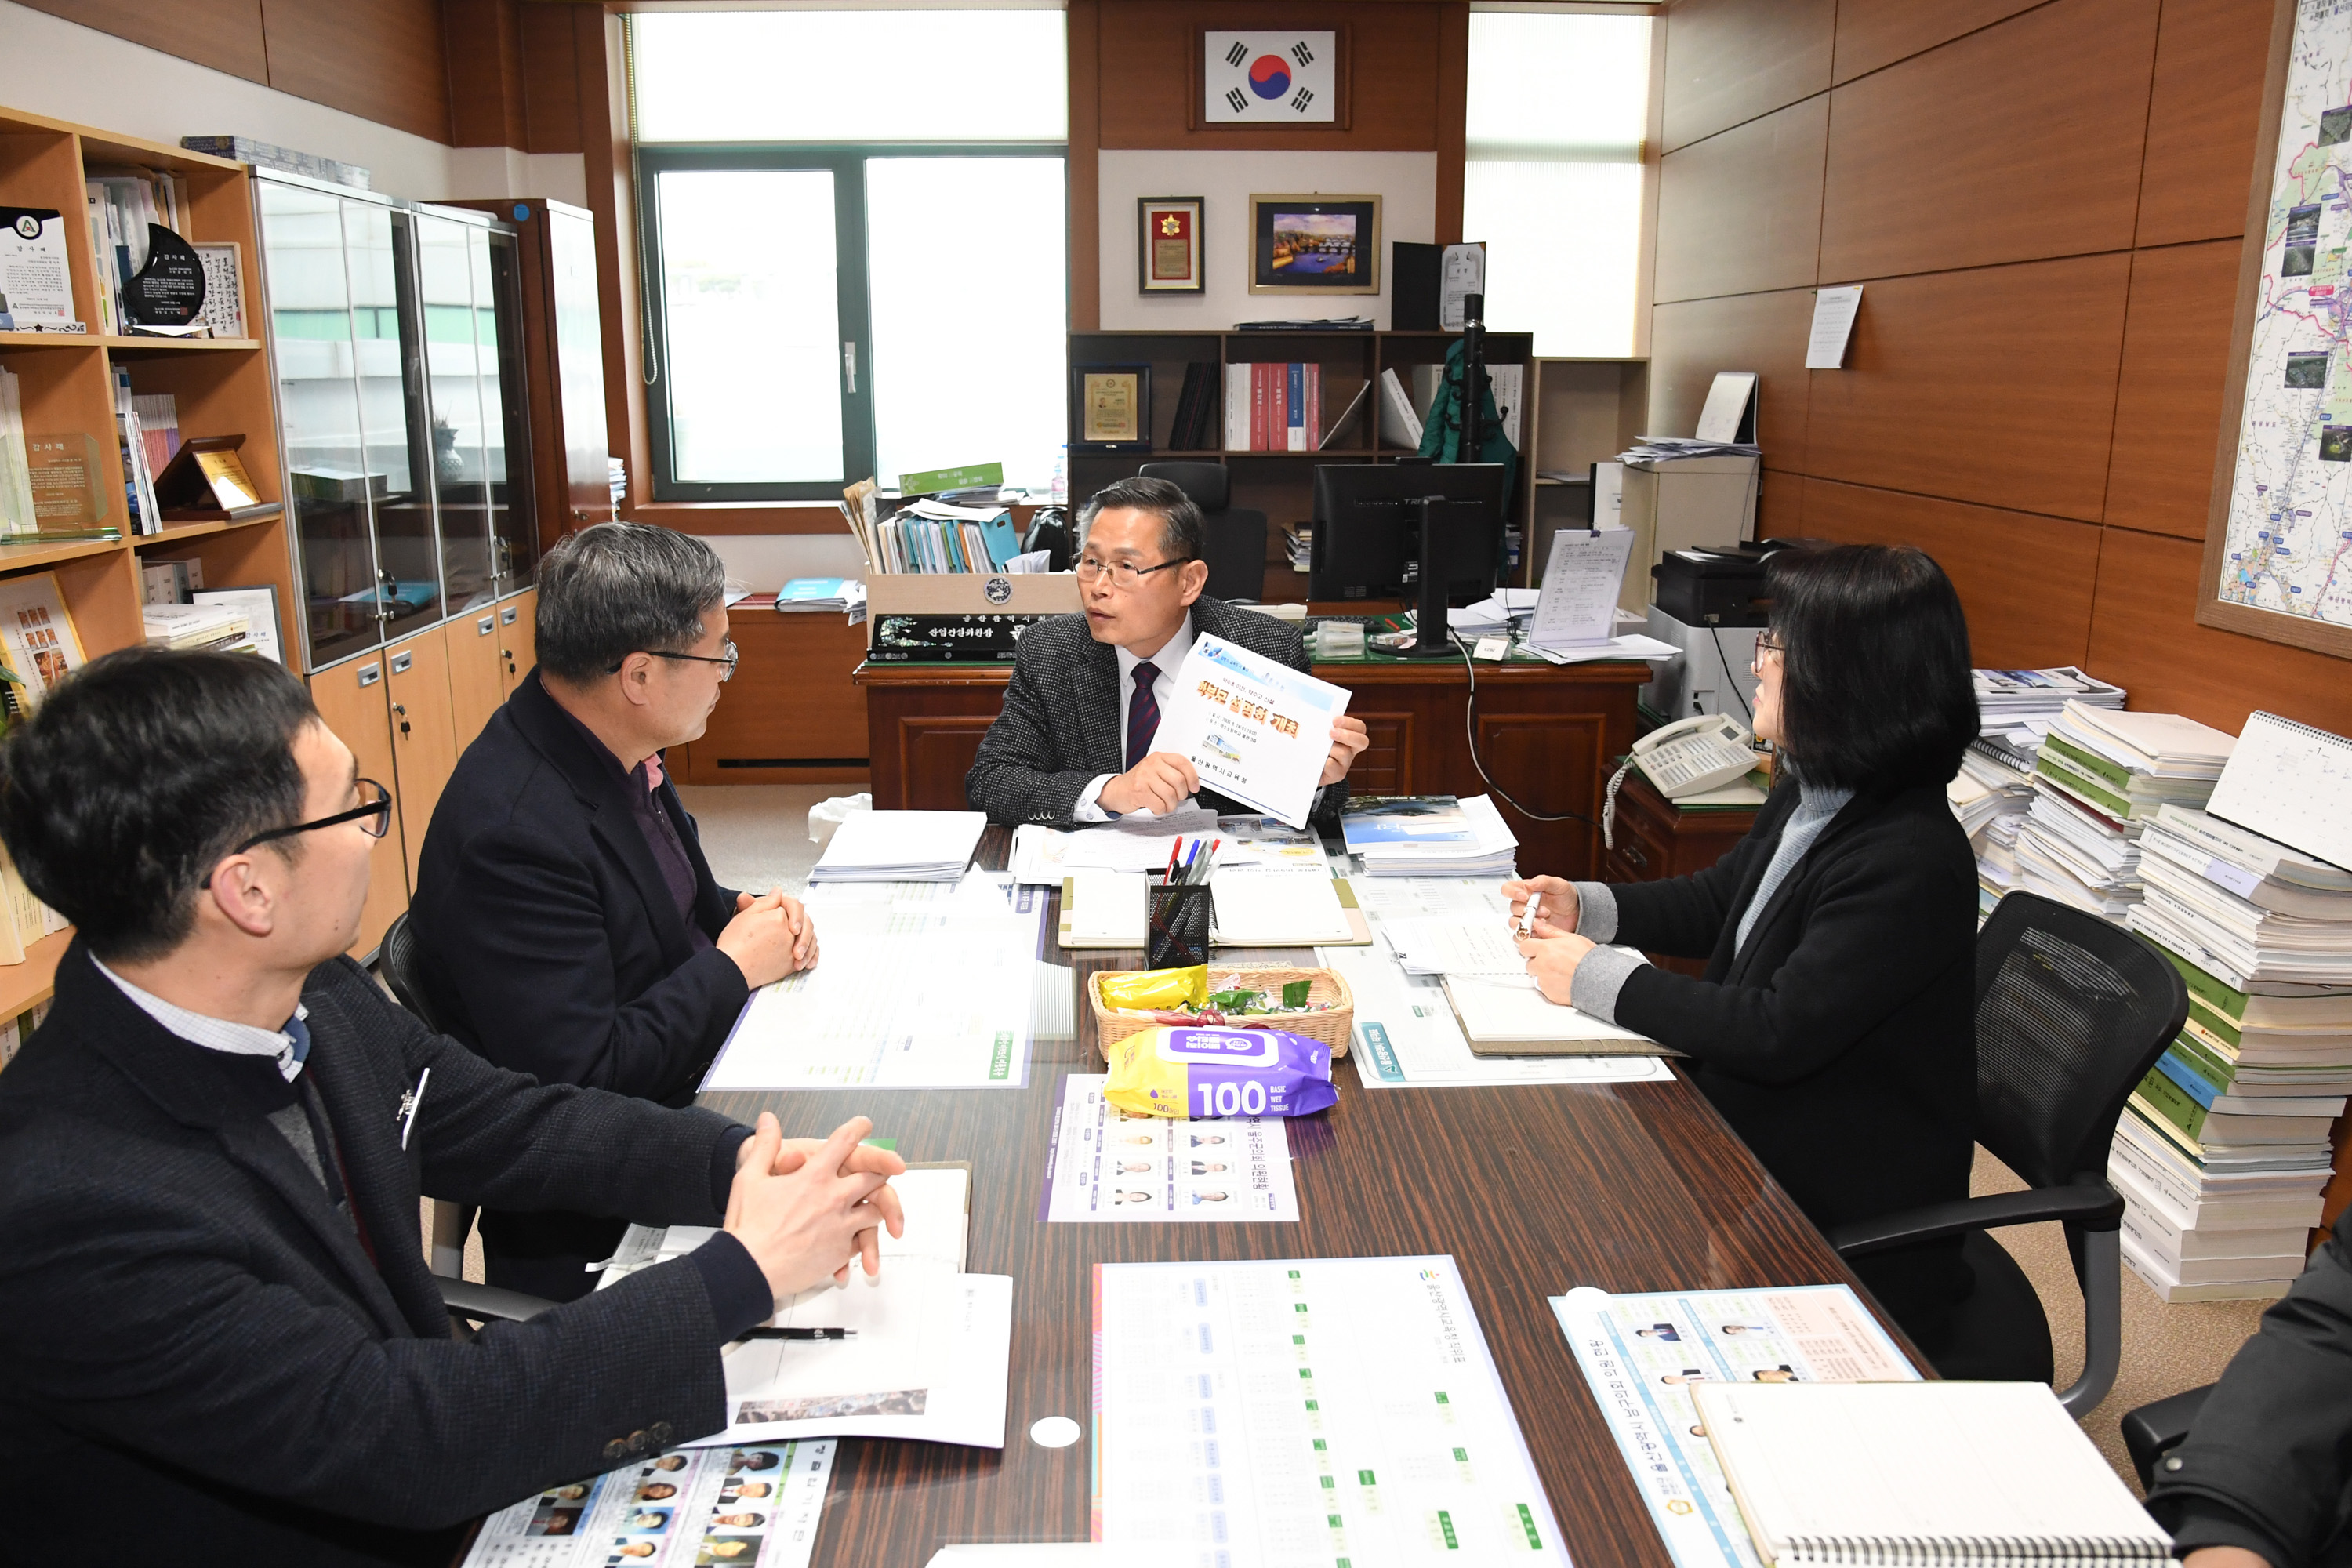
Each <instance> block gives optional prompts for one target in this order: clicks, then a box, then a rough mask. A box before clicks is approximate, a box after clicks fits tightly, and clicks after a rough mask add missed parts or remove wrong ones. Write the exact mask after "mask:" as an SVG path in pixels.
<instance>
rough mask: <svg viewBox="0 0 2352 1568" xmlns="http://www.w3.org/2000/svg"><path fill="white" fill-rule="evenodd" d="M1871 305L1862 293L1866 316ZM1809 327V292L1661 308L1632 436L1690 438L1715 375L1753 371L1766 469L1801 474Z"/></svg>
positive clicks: (1738, 296)
mask: <svg viewBox="0 0 2352 1568" xmlns="http://www.w3.org/2000/svg"><path fill="white" fill-rule="evenodd" d="M1871 298H1872V296H1871V295H1870V294H1869V293H1868V292H1867V291H1865V292H1864V306H1863V312H1864V315H1865V316H1867V315H1868V314H1869V310H1870V305H1869V300H1870V299H1871ZM1812 320H1813V291H1812V290H1811V289H1780V290H1777V291H1775V292H1772V293H1766V294H1733V295H1727V296H1726V297H1724V298H1721V299H1715V300H1686V301H1684V302H1681V303H1677V304H1671V305H1660V306H1659V307H1658V308H1657V310H1656V311H1655V312H1654V318H1653V321H1652V322H1651V327H1650V375H1649V381H1650V412H1649V418H1648V419H1647V421H1645V422H1644V425H1643V429H1642V430H1641V431H1638V432H1636V434H1643V435H1647V434H1655V435H1660V436H1687V435H1690V434H1691V433H1692V432H1693V431H1695V430H1696V429H1697V427H1698V412H1699V409H1700V408H1701V407H1702V406H1704V405H1705V404H1706V392H1707V388H1708V387H1709V386H1711V385H1713V384H1714V382H1715V373H1716V372H1717V371H1719V370H1752V371H1754V372H1756V373H1757V374H1758V375H1759V376H1760V377H1761V378H1762V380H1761V381H1760V383H1759V389H1760V393H1761V395H1762V398H1763V403H1762V405H1761V406H1760V407H1759V409H1758V410H1757V416H1756V430H1757V437H1758V441H1759V445H1760V446H1762V447H1763V448H1764V467H1765V468H1766V469H1767V470H1768V471H1769V470H1773V469H1780V470H1785V471H1790V472H1798V473H1801V472H1803V471H1804V468H1805V461H1806V458H1805V452H1806V443H1807V440H1808V432H1809V430H1810V428H1811V416H1810V408H1811V394H1812V384H1813V376H1812V373H1811V372H1810V371H1808V370H1806V369H1805V338H1806V335H1807V333H1808V332H1809V331H1810V330H1811V325H1812ZM1849 363H1851V361H1849ZM1823 374H1827V373H1826V372H1824V373H1823ZM1768 488H1769V487H1768Z"/></svg>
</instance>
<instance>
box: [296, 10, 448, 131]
mask: <svg viewBox="0 0 2352 1568" xmlns="http://www.w3.org/2000/svg"><path fill="white" fill-rule="evenodd" d="M261 20H262V28H263V31H264V32H265V33H266V34H267V36H268V41H269V85H270V86H272V87H274V88H276V89H278V91H280V92H290V93H292V94H294V95H295V96H296V97H298V98H307V99H310V100H312V101H313V102H316V103H325V104H331V105H332V106H334V107H335V108H337V109H341V110H345V111H346V112H348V113H352V114H357V115H360V116H362V118H364V119H368V120H373V121H375V122H376V123H377V124H379V125H389V126H392V127H394V129H396V130H400V131H406V132H411V133H412V134H415V135H417V136H427V137H430V138H432V139H433V140H434V141H436V142H447V141H448V140H449V72H448V64H447V57H446V53H445V52H444V50H443V47H442V41H441V40H442V31H441V7H440V5H439V4H438V0H261Z"/></svg>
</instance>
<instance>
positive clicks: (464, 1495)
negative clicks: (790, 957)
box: [0, 648, 905, 1568]
mask: <svg viewBox="0 0 2352 1568" xmlns="http://www.w3.org/2000/svg"><path fill="white" fill-rule="evenodd" d="M390 805H391V803H390V801H389V799H388V797H387V796H386V795H385V793H384V791H383V788H382V786H381V785H378V784H373V783H371V782H369V781H367V780H363V779H361V778H360V777H359V776H358V773H357V768H356V764H355V763H354V762H353V761H352V753H351V752H350V750H349V749H348V748H347V747H345V746H344V745H343V743H342V742H341V741H339V740H338V739H336V738H335V736H334V735H333V733H332V732H331V731H329V730H328V729H327V727H326V726H325V724H323V723H322V722H321V721H320V719H319V716H318V712H317V710H315V709H313V708H312V707H311V705H310V697H309V695H308V694H307V693H306V692H305V691H304V690H303V689H302V687H301V685H300V684H299V682H298V681H296V680H295V679H293V677H291V676H289V675H288V674H287V673H286V672H285V671H284V670H283V669H281V668H278V666H276V665H274V664H270V663H268V662H266V661H264V660H261V659H253V658H236V657H235V656H231V655H226V654H204V653H198V654H185V653H166V652H163V651H161V650H157V649H152V648H131V649H126V650H124V651H122V652H119V653H114V654H110V655H109V656H107V657H106V658H102V659H100V660H98V661H96V662H95V663H93V664H91V665H90V666H89V668H86V669H84V670H82V671H80V672H79V673H77V674H76V675H74V676H73V677H72V678H70V679H68V681H67V682H66V683H65V684H64V685H63V686H62V687H60V688H59V689H58V690H56V691H54V692H53V693H51V695H50V696H49V697H48V699H47V700H46V701H45V702H44V703H43V704H42V706H41V708H40V710H39V711H38V712H37V713H36V714H35V715H34V716H33V717H32V718H30V719H29V720H26V721H23V722H21V723H20V724H18V725H17V726H16V729H15V730H14V731H12V732H11V733H10V734H9V736H8V737H7V740H6V742H5V747H0V839H5V843H6V845H7V848H8V851H9V853H10V855H11V856H12V857H13V858H14V859H15V861H16V866H17V868H19V869H20V870H21V872H22V873H23V875H24V878H25V879H26V882H27V883H28V884H29V885H30V886H31V887H32V888H33V889H35V890H36V891H37V893H38V894H39V896H40V897H41V899H42V900H45V901H46V902H47V903H49V904H52V905H54V906H55V907H57V908H58V909H59V910H62V911H63V912H64V913H65V914H66V915H68V917H69V918H70V919H71V920H72V921H73V922H74V924H75V925H76V927H77V928H78V934H77V936H76V939H75V941H74V942H73V944H72V946H71V947H70V948H68V951H67V952H66V954H65V957H64V958H63V960H62V961H61V962H60V963H59V965H58V977H57V1003H56V1006H55V1009H54V1011H52V1013H51V1014H50V1016H49V1017H48V1020H47V1023H46V1024H45V1025H44V1026H42V1027H41V1029H40V1031H39V1032H38V1033H37V1034H36V1035H35V1036H34V1037H33V1038H32V1040H31V1041H30V1042H29V1043H28V1044H27V1045H26V1047H25V1048H24V1050H23V1052H22V1053H21V1054H20V1055H19V1056H18V1057H17V1058H16V1061H15V1062H14V1063H12V1064H11V1065H10V1067H9V1068H8V1070H7V1072H6V1073H5V1075H0V1464H5V1465H7V1466H8V1467H10V1468H13V1469H14V1470H15V1471H16V1473H18V1474H22V1475H34V1474H37V1475H38V1476H39V1477H40V1488H41V1492H42V1506H41V1508H40V1510H38V1518H37V1521H36V1522H35V1523H34V1524H33V1525H31V1526H30V1527H29V1540H30V1541H31V1542H37V1543H38V1544H39V1545H42V1546H46V1547H47V1548H49V1550H47V1551H39V1552H35V1553H34V1554H33V1557H32V1558H31V1559H28V1560H37V1561H43V1562H47V1561H51V1560H58V1561H62V1560H64V1559H65V1558H66V1557H68V1556H69V1555H71V1554H72V1552H73V1551H74V1549H75V1548H76V1547H77V1546H79V1545H80V1544H82V1543H84V1542H85V1541H86V1538H87V1537H88V1535H89V1531H91V1530H92V1529H101V1530H102V1531H103V1532H104V1534H105V1535H106V1537H107V1539H108V1541H109V1543H110V1547H109V1550H110V1553H111V1554H114V1555H120V1556H122V1557H124V1558H126V1559H131V1560H136V1561H142V1562H152V1563H190V1564H194V1563H232V1562H234V1563H247V1564H251V1563H289V1564H292V1563H299V1564H303V1565H305V1568H314V1565H320V1564H348V1563H434V1564H436V1565H437V1564H442V1563H447V1562H448V1561H449V1558H450V1556H451V1554H452V1553H453V1552H454V1550H455V1546H456V1532H457V1529H458V1528H459V1527H460V1526H461V1525H462V1523H463V1521H466V1520H467V1519H468V1518H469V1517H471V1516H473V1515H476V1514H479V1513H483V1512H485V1511H488V1510H491V1509H495V1508H498V1507H501V1506H503V1505H505V1504H507V1503H509V1502H512V1501H513V1500H516V1499H517V1498H520V1497H524V1496H528V1495H530V1493H532V1492H535V1491H537V1490H539V1489H541V1488H543V1487H547V1486H551V1485H555V1484H557V1483H560V1482H563V1481H568V1480H572V1479H575V1478H577V1477H581V1476H584V1475H588V1474H591V1473H593V1472H595V1471H598V1470H604V1469H609V1468H613V1467H614V1466H615V1465H619V1464H624V1463H628V1462H632V1461H641V1460H645V1459H647V1458H651V1457H652V1456H653V1455H655V1454H656V1453H658V1452H660V1451H661V1450H662V1449H664V1448H666V1447H670V1446H672V1445H674V1444H677V1443H680V1442H684V1441H687V1440H688V1439H691V1438H695V1437H699V1436H705V1435H707V1434H709V1433H711V1432H715V1431H718V1430H719V1429H720V1428H721V1427H722V1426H724V1424H725V1420H726V1411H725V1400H724V1391H725V1377H724V1374H723V1372H722V1369H721V1363H720V1351H721V1348H722V1347H723V1346H724V1345H725V1344H727V1343H728V1342H730V1341H731V1340H734V1339H737V1338H739V1337H740V1336H741V1335H742V1334H743V1333H744V1331H747V1330H748V1329H750V1328H751V1327H752V1326H753V1325H754V1324H756V1323H758V1322H760V1321H761V1320H763V1319H765V1318H767V1317H768V1316H769V1315H770V1314H771V1313H772V1311H773V1310H774V1306H775V1302H776V1300H778V1299H779V1298H781V1297H783V1296H787V1295H790V1294H792V1293H793V1292H794V1291H797V1290H799V1289H804V1288H806V1287H808V1286H810V1285H812V1284H814V1283H816V1282H818V1281H820V1280H822V1279H824V1278H826V1276H828V1275H835V1276H836V1277H839V1278H845V1277H846V1271H847V1268H848V1267H849V1266H850V1264H851V1263H852V1262H854V1261H855V1260H856V1255H857V1254H859V1253H860V1252H862V1253H863V1254H864V1262H865V1264H866V1268H867V1270H868V1272H869V1273H870V1272H872V1271H873V1270H874V1269H875V1268H877V1267H878V1260H877V1253H876V1246H875V1242H876V1237H875V1228H876V1226H879V1225H886V1224H887V1226H889V1227H890V1228H891V1230H892V1231H893V1232H894V1233H896V1232H897V1231H898V1228H899V1222H898V1204H897V1199H896V1197H895V1195H894V1194H892V1193H891V1192H890V1190H889V1188H888V1186H887V1177H888V1176H890V1175H892V1174H894V1173H898V1171H901V1170H903V1169H904V1168H905V1167H904V1166H903V1165H902V1164H901V1163H899V1161H898V1158H897V1157H896V1156H895V1155H890V1154H887V1153H884V1152H880V1151H878V1150H874V1149H869V1148H865V1147H861V1146H860V1145H859V1144H858V1139H859V1138H860V1137H861V1136H863V1134H864V1132H865V1131H866V1128H867V1126H868V1123H866V1121H865V1120H864V1119H863V1118H859V1119H857V1120H855V1121H851V1122H849V1123H848V1124H847V1125H845V1126H844V1127H842V1128H841V1129H840V1130H839V1131H835V1134H834V1135H833V1137H832V1138H831V1139H830V1140H827V1141H826V1142H823V1143H817V1142H814V1141H807V1140H803V1141H796V1142H792V1143H789V1144H788V1143H786V1142H784V1141H783V1140H782V1138H781V1137H780V1136H779V1134H778V1131H777V1127H776V1123H775V1121H774V1120H773V1119H772V1118H770V1117H762V1118H761V1125H760V1128H759V1130H758V1131H757V1132H756V1133H755V1132H753V1131H752V1130H751V1129H748V1128H744V1127H740V1126H738V1125H735V1124H733V1123H731V1122H730V1121H727V1120H726V1119H725V1118H723V1117H719V1116H716V1115H713V1114H711V1113H710V1112H709V1111H705V1110H666V1109H664V1108H662V1107H660V1106H656V1105H652V1104H648V1103H646V1101H644V1100H635V1099H630V1098H626V1097H624V1096H620V1095H614V1094H608V1093H604V1092H603V1091H600V1090H595V1089H578V1088H572V1087H569V1086H549V1087H542V1086H541V1085H540V1084H538V1083H536V1082H535V1081H534V1080H532V1079H530V1078H529V1077H526V1076H524V1075H522V1074H520V1073H512V1072H507V1071H503V1070H501V1069H499V1068H495V1067H492V1066H491V1065H490V1064H488V1062H485V1061H483V1060H482V1059H481V1058H479V1057H478V1056H476V1055H474V1054H473V1053H472V1052H470V1051H468V1050H467V1049H466V1048H465V1047H463V1046H461V1045H459V1044H457V1042H456V1041H454V1040H450V1039H446V1038H444V1037H440V1036H436V1035H434V1034H432V1033H430V1032H429V1031H427V1030H426V1029H425V1027H424V1026H422V1025H420V1024H419V1023H417V1022H416V1020H415V1018H413V1017H411V1016H409V1015H408V1014H407V1013H405V1012H404V1011H402V1010H401V1009H400V1008H398V1007H396V1006H395V1005H393V1003H392V1001H391V1000H390V998H389V997H387V996H386V995H385V994H384V993H383V989H382V988H381V987H380V986H378V985H377V984H376V983H375V982H374V981H373V979H372V978H370V976H369V975H368V973H367V972H366V971H364V970H362V968H360V967H359V965H357V964H356V963H352V961H351V960H350V959H348V958H346V957H344V956H343V953H344V950H345V949H346V947H347V946H348V945H349V944H350V942H352V937H353V936H354V934H355V933H356V931H357V930H358V925H359V919H360V911H361V907H362V904H363V903H364V901H365V900H366V895H367V885H368V863H369V847H370V845H371V844H372V843H373V840H374V839H375V838H377V837H382V835H383V833H384V831H385V830H386V828H387V827H388V826H390V822H391V814H390ZM420 1192H422V1193H426V1194H432V1195H434V1196H436V1197H441V1198H448V1199H454V1200H457V1201H460V1202H466V1203H477V1204H498V1205H504V1206H506V1207H509V1208H511V1209H516V1210H529V1209H532V1208H537V1207H552V1206H562V1207H568V1208H572V1209H577V1210H582V1211H584V1212H588V1213H593V1214H600V1215H614V1216H626V1217H629V1218H635V1219H638V1220H643V1221H646V1222H647V1223H656V1224H696V1225H707V1226H722V1227H723V1228H722V1229H721V1231H720V1233H719V1235H717V1236H715V1237H712V1238H711V1240H710V1241H709V1243H707V1244H706V1245H705V1246H703V1247H700V1248H698V1250H696V1251H695V1252H693V1253H690V1254H688V1256H686V1257H684V1258H678V1259H677V1260H675V1261H672V1262H669V1263H665V1264H661V1265H658V1266H656V1267H654V1268H646V1269H644V1270H641V1271H639V1272H637V1273H635V1274H632V1275H631V1276H630V1277H629V1278H628V1279H625V1280H622V1281H620V1282H619V1283H617V1284H616V1285H614V1288H613V1289H610V1290H605V1291H602V1292H600V1293H598V1294H596V1295H595V1296H593V1297H592V1298H590V1299H588V1300H582V1301H576V1302H572V1303H570V1304H567V1305H563V1306H560V1307H555V1308H551V1309H550V1310H547V1311H545V1312H542V1313H541V1314H540V1315H539V1316H537V1317H535V1318H533V1319H532V1320H530V1321H529V1322H526V1323H518V1324H493V1325H490V1326H488V1327H486V1328H485V1329H484V1330H482V1331H481V1332H480V1333H479V1335H478V1336H473V1337H467V1338H463V1339H460V1338H457V1337H453V1335H452V1332H451V1328H450V1323H449V1319H448V1317H447V1314H446V1311H445V1310H444V1308H443V1305H442V1301H441V1298H440V1296H439V1294H438V1291H437V1289H436V1285H435V1283H434V1281H433V1279H432V1277H431V1276H430V1275H428V1274H427V1273H426V1272H425V1263H424V1258H423V1241H422V1238H421V1237H420V1236H419V1234H418V1229H417V1209H418V1195H419V1194H420ZM134 1500H135V1501H134ZM27 1540H28V1532H27V1530H26V1529H19V1530H17V1531H14V1532H13V1534H12V1542H14V1543H23V1542H27Z"/></svg>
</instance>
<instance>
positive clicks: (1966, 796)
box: [1944, 735, 2036, 918]
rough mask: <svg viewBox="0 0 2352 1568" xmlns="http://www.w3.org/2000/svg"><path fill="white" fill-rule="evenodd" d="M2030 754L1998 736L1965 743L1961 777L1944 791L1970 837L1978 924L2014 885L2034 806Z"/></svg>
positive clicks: (2016, 880) (1955, 814)
mask: <svg viewBox="0 0 2352 1568" xmlns="http://www.w3.org/2000/svg"><path fill="white" fill-rule="evenodd" d="M2035 793H2036V792H2035V790H2034V787H2033V753H2032V752H2029V751H2020V750H2019V749H2018V748H2017V747H2015V746H2012V745H2011V744H2010V743H2009V742H2008V741H2007V740H2005V739H2003V738H2002V737H2000V736H1999V735H1982V736H1979V737H1978V738H1977V739H1976V740H1974V741H1972V742H1969V749H1968V751H1967V752H1966V753H1965V754H1964V755H1962V756H1961V758H1960V771H1959V772H1958V773H1957V774H1955V775H1954V776H1953V778H1952V782H1951V783H1950V784H1947V785H1945V786H1944V796H1945V798H1946V799H1947V800H1948V801H1949V802H1950V803H1951V806H1952V815H1953V816H1957V817H1958V818H1959V819H1960V827H1961V829H1962V830H1963V831H1964V832H1966V833H1967V834H1968V836H1969V848H1971V849H1973V850H1974V851H1975V852H1976V858H1977V901H1978V911H1977V912H1978V915H1979V918H1981V917H1983V916H1985V915H1989V914H1990V913H1991V912H1992V906H1993V905H1995V904H1997V903H1999V902H2000V900H2001V898H2002V896H2003V895H2005V894H2007V893H2009V892H2010V891H2011V890H2012V889H2015V888H2017V887H2018V886H2019V885H2020V884H2019V879H2018V878H2019V873H2018V868H2017V837H2018V833H2019V831H2020V830H2021V828H2023V827H2024V826H2025V816H2026V813H2027V811H2028V810H2029V809H2031V807H2032V805H2033V796H2034V795H2035Z"/></svg>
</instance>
